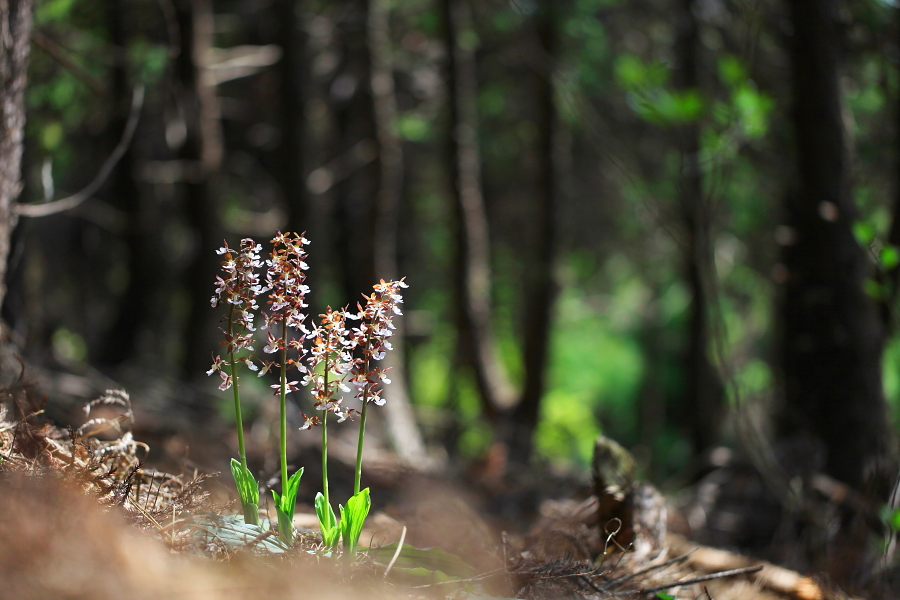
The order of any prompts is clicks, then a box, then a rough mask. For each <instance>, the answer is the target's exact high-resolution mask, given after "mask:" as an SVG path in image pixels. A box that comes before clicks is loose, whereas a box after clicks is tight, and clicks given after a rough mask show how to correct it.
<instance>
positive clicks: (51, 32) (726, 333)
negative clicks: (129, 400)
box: [0, 0, 900, 500]
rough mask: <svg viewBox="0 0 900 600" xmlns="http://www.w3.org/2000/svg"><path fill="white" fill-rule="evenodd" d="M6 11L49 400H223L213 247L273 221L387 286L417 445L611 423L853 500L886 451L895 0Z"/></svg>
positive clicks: (404, 428)
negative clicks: (21, 50)
mask: <svg viewBox="0 0 900 600" xmlns="http://www.w3.org/2000/svg"><path fill="white" fill-rule="evenodd" d="M30 4H31V3H30V2H28V1H26V0H5V1H4V2H2V3H0V6H3V7H4V9H5V10H6V11H7V13H6V15H5V17H6V18H9V17H10V15H12V16H13V17H14V18H15V17H16V14H17V13H16V12H15V11H16V10H26V9H32V8H33V27H32V28H31V30H30V33H28V32H26V35H27V36H28V38H29V39H30V57H29V64H28V72H27V88H26V90H25V96H24V106H25V112H26V116H27V120H26V124H25V136H24V153H23V155H22V166H21V182H22V190H21V193H20V195H19V196H18V204H17V205H15V206H13V207H12V214H13V221H14V223H13V224H12V226H11V227H10V231H11V232H12V234H11V235H12V238H11V245H10V251H9V259H8V269H7V271H6V285H7V293H6V296H5V301H4V303H3V309H2V310H3V313H2V315H3V318H4V320H5V322H6V323H7V325H8V331H9V333H10V339H11V340H12V341H13V342H14V343H15V344H16V345H17V347H18V348H19V349H20V350H21V352H22V353H23V354H24V356H26V357H27V358H28V360H29V361H30V362H31V363H32V364H34V365H37V366H39V367H40V368H41V369H43V370H42V371H41V373H43V374H44V376H46V378H47V380H48V381H50V382H51V385H52V386H54V389H56V390H57V392H59V393H61V394H68V395H70V396H72V397H79V396H83V397H85V398H90V397H93V396H92V394H93V393H94V388H95V387H99V388H100V389H102V388H103V387H104V386H105V384H107V383H108V382H113V383H114V382H121V384H122V385H124V386H125V387H126V388H127V389H129V390H131V391H132V394H133V397H134V399H135V406H136V409H137V410H138V411H139V412H140V411H141V410H144V411H146V413H147V414H146V415H145V418H146V419H147V421H146V424H145V426H147V427H156V428H157V429H158V430H159V431H162V432H167V431H168V432H171V431H176V430H177V429H178V427H179V426H178V425H177V424H176V421H177V419H178V418H179V417H176V416H175V415H181V414H182V413H184V414H186V415H187V416H184V417H180V418H182V419H184V420H185V422H187V423H190V424H191V425H190V427H193V428H194V429H202V428H203V427H204V426H206V424H209V423H212V422H213V420H214V418H215V417H216V416H223V417H227V414H228V412H227V411H228V410H229V409H228V404H229V400H228V399H227V398H226V397H225V395H220V394H218V393H217V390H216V385H217V382H214V381H213V380H212V379H208V378H206V377H205V375H204V371H205V370H206V369H208V368H209V363H210V352H211V351H214V350H215V349H216V348H217V347H218V342H219V332H218V331H217V321H218V319H219V318H220V316H221V315H220V314H218V313H217V311H214V310H212V309H210V306H209V298H210V296H211V294H212V290H213V280H214V276H215V273H216V269H217V257H216V255H215V253H214V250H215V249H216V248H218V247H219V246H221V242H222V240H223V239H227V240H228V241H229V243H230V244H231V245H232V246H233V245H235V244H236V243H237V240H238V239H239V238H241V237H245V236H251V237H254V238H256V239H257V240H259V241H261V242H264V243H265V241H266V240H268V239H269V238H270V237H271V236H272V235H273V234H274V232H275V230H276V229H281V230H289V231H305V232H306V233H307V237H308V238H309V239H311V240H312V244H311V246H310V247H309V252H310V259H309V263H310V267H311V270H310V275H309V276H310V280H309V283H310V285H311V288H312V294H311V301H310V306H311V312H313V313H317V312H319V311H321V310H323V309H324V306H325V305H326V304H330V305H331V306H343V305H345V304H348V303H355V302H356V301H357V299H358V298H359V294H360V293H362V292H365V291H367V290H369V289H370V288H371V285H372V284H373V283H375V282H377V281H378V279H379V278H384V279H389V278H398V277H401V276H405V277H406V278H407V279H406V281H407V282H408V283H409V286H410V287H409V289H408V290H407V294H406V300H405V317H404V319H403V320H402V327H403V330H402V336H401V337H400V338H399V339H401V340H402V343H398V344H397V346H398V351H397V352H396V353H395V354H394V357H395V359H394V364H393V365H392V366H393V367H394V369H395V371H394V374H395V377H394V380H395V382H394V384H393V385H392V386H391V387H390V388H389V389H388V391H387V393H386V397H387V398H388V403H387V405H386V407H385V409H386V411H385V419H384V428H383V431H384V439H385V440H386V444H388V445H390V446H392V447H393V448H394V449H395V450H396V451H397V452H398V454H399V455H400V456H401V457H403V458H405V459H407V460H409V461H411V462H416V461H421V460H424V459H422V458H421V457H422V456H425V454H426V450H425V449H426V448H430V450H428V451H427V454H428V455H429V456H431V457H432V459H434V460H437V461H441V460H446V459H447V458H450V459H451V462H459V459H466V460H477V459H481V460H483V461H484V460H487V461H488V462H490V460H496V461H499V462H501V463H505V462H507V461H508V462H514V463H515V462H518V463H528V462H529V461H537V462H540V463H543V464H550V465H554V466H556V467H560V468H567V467H575V468H582V469H583V468H584V467H585V466H586V465H587V464H588V463H589V461H590V453H591V448H592V443H593V440H594V438H595V436H596V435H597V434H598V433H599V432H601V431H603V432H605V433H606V434H608V435H610V436H611V437H613V438H615V439H617V440H619V441H620V442H622V443H623V444H624V445H626V446H628V447H630V448H632V449H633V450H634V452H635V455H636V456H637V458H638V460H639V462H640V463H641V465H642V467H643V469H644V472H645V473H647V474H648V475H649V477H650V478H652V479H656V480H657V481H664V480H666V479H667V478H673V477H674V479H672V481H676V482H678V481H685V480H690V479H691V478H693V476H694V475H692V473H694V472H695V470H696V468H697V464H698V463H697V461H698V457H701V456H704V455H706V454H708V453H709V452H710V451H712V450H713V449H714V448H716V447H717V446H718V445H720V444H726V445H730V446H739V447H742V448H743V449H744V451H745V452H746V453H747V454H749V455H750V456H751V457H752V458H753V460H754V462H755V463H756V464H757V466H759V467H760V468H768V469H772V470H774V471H778V470H779V469H785V468H787V467H786V466H785V465H786V464H788V463H789V464H790V466H791V468H794V467H797V465H803V467H804V468H809V469H810V470H813V471H817V470H821V471H824V472H826V473H828V474H829V475H831V476H832V477H834V478H836V479H837V480H840V481H843V482H846V483H848V484H850V485H851V486H854V487H856V488H862V487H863V485H864V481H866V478H867V473H869V472H871V470H872V466H873V465H875V464H877V463H879V462H880V461H881V462H883V461H885V460H889V459H890V457H891V456H892V454H893V451H894V446H895V441H894V440H895V439H896V431H895V429H894V425H893V423H894V419H893V417H892V416H891V415H893V413H895V412H896V411H897V410H898V409H900V338H898V337H897V336H896V331H895V327H894V325H895V323H896V317H895V310H896V296H897V279H898V267H900V253H898V249H897V245H898V244H900V219H898V211H900V169H898V159H900V154H898V148H900V130H898V123H900V70H898V61H900V8H898V7H897V6H895V5H894V3H892V2H891V1H890V0H854V1H847V2H831V1H821V2H815V1H812V0H789V1H786V2H780V1H775V0H641V1H630V2H625V1H622V0H561V1H556V2H550V1H538V0H510V1H509V2H501V1H499V0H490V1H483V2H470V1H467V0H394V1H392V2H389V1H388V0H342V1H338V0H335V1H325V0H322V1H305V2H298V1H295V0H240V1H238V0H234V1H228V0H217V1H216V2H212V1H211V0H110V1H108V2H92V1H87V0H35V1H34V4H33V7H30V6H29V5H30ZM10 7H12V8H10ZM16 7H18V9H17V8H16ZM23 7H24V8H23ZM10 10H12V12H9V11H10ZM8 97H10V96H8ZM13 197H15V196H13ZM5 198H7V199H8V198H9V194H7V195H6V196H5ZM0 216H2V215H0ZM0 221H2V219H0ZM268 383H269V382H263V381H262V380H260V381H259V382H258V383H257V382H256V381H253V382H248V383H247V385H246V387H245V400H247V401H249V402H250V404H251V408H250V410H251V420H252V419H254V418H255V419H256V420H257V421H259V422H261V423H266V420H267V419H269V418H270V417H271V410H272V409H271V408H269V407H268V405H269V404H273V403H272V402H271V401H269V399H268V394H269V390H268V388H267V385H268ZM294 400H295V402H296V403H297V409H296V411H297V412H296V414H295V416H296V417H297V423H296V424H297V425H299V424H300V417H299V411H300V410H307V411H308V410H309V404H308V399H307V398H306V397H305V395H304V396H301V397H299V398H295V399H294ZM142 404H143V408H142ZM48 410H49V411H51V412H52V411H53V410H54V409H53V408H52V406H51V407H48ZM56 410H60V409H56ZM66 416H67V415H60V416H59V418H60V419H64V418H66ZM166 419H171V422H169V423H167V422H166ZM223 422H227V421H224V420H223ZM139 425H140V423H139ZM267 426H268V425H263V427H267ZM209 427H212V425H209ZM263 438H264V436H263ZM263 438H257V439H263ZM773 440H774V441H775V442H777V443H776V445H775V446H773V445H772V444H771V443H770V442H771V441H773ZM773 448H775V450H774V451H773V450H772V449H773ZM172 452H173V453H175V454H178V453H179V452H182V450H181V449H180V448H178V449H174V450H172ZM485 457H487V458H485ZM797 468H800V467H797ZM880 495H881V497H882V500H886V499H887V497H886V493H884V492H882V493H881V494H880Z"/></svg>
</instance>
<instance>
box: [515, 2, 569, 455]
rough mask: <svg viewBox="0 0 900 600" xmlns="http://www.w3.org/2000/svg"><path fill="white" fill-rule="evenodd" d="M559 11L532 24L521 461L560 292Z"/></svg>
mask: <svg viewBox="0 0 900 600" xmlns="http://www.w3.org/2000/svg"><path fill="white" fill-rule="evenodd" d="M560 12H561V11H560V6H559V4H558V3H556V2H544V3H543V6H542V8H541V9H540V12H539V14H538V17H537V24H536V25H537V37H538V44H539V48H538V53H539V54H538V55H537V56H536V57H535V64H536V65H537V67H538V70H539V72H538V73H537V75H538V85H537V103H538V116H537V118H536V125H537V129H538V135H537V153H538V161H537V173H536V174H535V179H534V181H535V186H534V187H535V199H536V201H537V207H536V211H535V215H534V220H535V223H537V227H536V229H535V231H534V232H533V233H532V235H533V238H532V239H531V240H530V242H531V243H530V244H529V245H528V247H529V250H530V252H531V258H530V263H529V268H528V269H527V270H526V279H525V282H524V284H525V285H524V290H525V292H524V298H525V323H524V326H523V331H524V332H525V337H524V352H523V363H524V367H525V381H524V382H523V389H522V395H521V397H520V399H519V402H518V404H517V405H516V407H515V409H514V410H513V411H512V414H511V422H510V426H511V430H510V432H509V449H510V453H509V456H510V457H512V458H513V459H514V460H516V461H519V462H523V463H525V462H527V461H528V460H529V459H530V457H531V452H532V448H533V437H534V431H535V429H536V428H537V424H538V418H539V416H540V408H541V399H542V398H543V396H544V391H545V387H546V370H547V362H548V358H549V350H550V331H551V325H552V320H553V307H554V304H555V301H556V297H557V295H558V289H557V287H558V286H557V283H556V280H555V279H554V276H553V267H554V264H555V257H556V248H557V228H556V216H557V215H556V212H557V210H556V197H557V191H558V190H557V177H556V169H555V165H554V162H555V152H554V136H555V131H556V106H555V102H554V86H553V76H554V70H555V62H554V61H555V58H556V55H557V48H558V43H559V33H558V30H557V16H558V15H559V14H560Z"/></svg>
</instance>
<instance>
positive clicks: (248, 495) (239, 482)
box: [231, 458, 259, 525]
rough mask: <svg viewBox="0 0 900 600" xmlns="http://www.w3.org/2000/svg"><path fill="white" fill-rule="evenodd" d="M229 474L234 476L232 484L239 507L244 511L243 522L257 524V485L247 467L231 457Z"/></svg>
mask: <svg viewBox="0 0 900 600" xmlns="http://www.w3.org/2000/svg"><path fill="white" fill-rule="evenodd" d="M231 476H232V477H234V485H235V487H236V488H237V492H238V496H239V497H240V499H241V508H242V510H243V512H244V522H245V523H247V524H248V525H259V485H258V484H257V483H256V478H255V477H253V473H251V472H250V470H249V469H245V468H244V467H243V466H241V463H240V462H238V461H237V460H235V459H233V458H232V459H231Z"/></svg>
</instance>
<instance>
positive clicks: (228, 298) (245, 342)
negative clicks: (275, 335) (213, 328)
mask: <svg viewBox="0 0 900 600" xmlns="http://www.w3.org/2000/svg"><path fill="white" fill-rule="evenodd" d="M224 244H225V245H224V246H222V247H221V248H219V249H218V250H217V251H216V254H219V255H220V256H223V258H224V260H223V261H222V273H223V274H224V277H222V276H221V275H220V276H217V277H216V293H215V295H213V297H212V298H211V299H210V304H212V306H213V307H216V306H218V305H219V303H220V302H222V301H224V302H225V303H226V304H227V305H228V329H223V330H222V332H223V333H224V334H225V340H224V341H223V342H221V344H222V345H223V346H225V354H227V355H228V356H229V357H231V361H236V362H239V363H243V364H244V365H246V366H247V367H248V368H249V369H251V370H253V371H256V370H257V366H256V365H255V364H254V363H253V361H252V360H251V359H250V358H249V357H247V356H242V357H239V358H235V357H234V354H235V353H236V352H238V351H239V350H249V351H253V346H252V343H253V333H252V332H253V331H255V330H256V328H255V327H254V325H253V312H254V311H255V310H257V309H258V308H259V307H258V305H257V303H256V297H257V296H258V295H259V294H261V293H263V292H264V291H265V290H266V288H264V287H263V286H261V285H260V283H259V275H257V273H256V269H258V268H259V267H261V266H262V262H261V261H260V256H259V253H260V251H261V250H262V246H261V245H259V244H257V243H256V242H254V241H253V240H252V239H250V238H244V239H243V240H241V245H240V248H239V249H238V250H237V251H235V250H233V249H231V248H229V247H228V242H225V243H224ZM230 364H231V363H230V362H228V361H225V360H222V357H221V356H214V357H213V364H212V367H211V368H210V370H209V371H207V372H206V374H207V375H212V374H213V373H216V372H218V373H219V376H220V377H221V378H222V382H221V383H220V384H219V389H220V390H223V391H224V390H227V389H228V388H230V387H231V386H232V385H233V384H234V380H233V377H232V375H230V374H228V373H227V372H226V371H225V370H224V367H226V366H229V365H230Z"/></svg>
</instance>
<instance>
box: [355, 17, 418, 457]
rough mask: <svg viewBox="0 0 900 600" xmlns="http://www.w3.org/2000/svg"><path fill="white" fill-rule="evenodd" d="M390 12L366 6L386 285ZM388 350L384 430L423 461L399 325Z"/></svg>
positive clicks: (392, 150)
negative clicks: (388, 384)
mask: <svg viewBox="0 0 900 600" xmlns="http://www.w3.org/2000/svg"><path fill="white" fill-rule="evenodd" d="M388 7H389V2H388V0H370V1H369V10H368V23H367V33H368V44H369V56H370V58H371V67H370V73H371V79H370V85H371V89H372V111H373V117H374V122H375V136H376V139H377V141H378V168H379V172H378V175H379V176H378V190H377V192H376V195H375V205H374V211H373V213H374V219H373V223H374V235H373V238H372V241H373V246H372V250H371V253H372V257H373V264H374V268H375V278H379V279H385V280H388V279H396V278H398V277H400V274H399V273H398V267H397V234H398V216H399V215H398V208H399V203H400V196H401V193H402V189H403V147H402V145H401V142H400V139H399V138H398V137H397V134H396V130H395V127H396V121H397V100H396V96H395V93H394V73H393V63H392V58H391V40H390V24H389V19H388V17H389V12H390V11H389V8H388ZM392 344H393V346H394V350H393V352H389V353H388V355H387V356H386V357H385V363H386V364H385V366H388V367H390V368H391V369H392V374H393V377H392V381H393V384H392V385H391V389H390V402H388V403H387V404H385V411H386V416H387V423H388V430H389V432H390V434H391V441H392V443H393V445H394V449H395V450H396V451H397V454H398V455H399V456H400V458H402V459H404V460H406V461H408V462H415V461H421V459H422V457H423V456H424V453H425V443H424V441H423V440H422V434H421V433H420V431H419V427H418V425H417V423H416V418H415V414H414V413H413V410H412V406H411V404H410V399H409V390H408V384H407V377H406V368H405V360H404V356H405V355H404V349H405V348H404V343H403V323H402V319H401V320H400V321H398V323H397V331H396V332H395V337H394V338H393V341H392Z"/></svg>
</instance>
